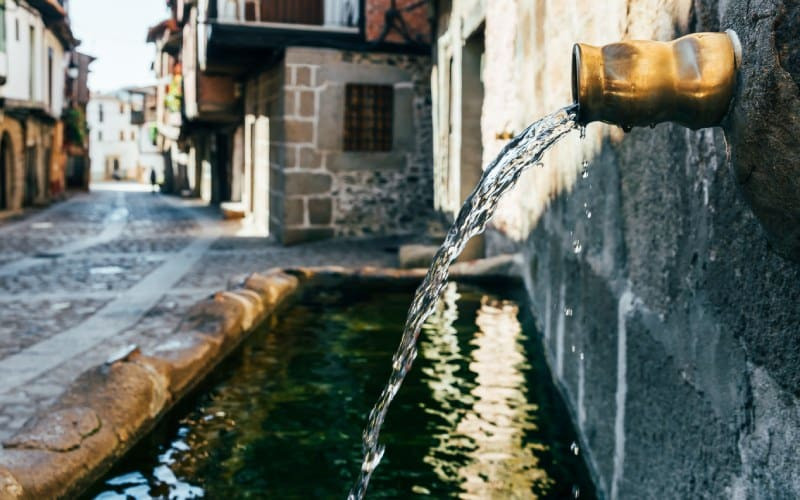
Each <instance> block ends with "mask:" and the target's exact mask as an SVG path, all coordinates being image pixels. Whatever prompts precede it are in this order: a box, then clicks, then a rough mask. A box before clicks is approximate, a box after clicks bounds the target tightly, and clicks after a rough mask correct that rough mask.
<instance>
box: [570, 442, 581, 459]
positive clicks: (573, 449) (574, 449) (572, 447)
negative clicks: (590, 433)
mask: <svg viewBox="0 0 800 500" xmlns="http://www.w3.org/2000/svg"><path fill="white" fill-rule="evenodd" d="M569 451H571V452H572V454H573V455H575V456H576V457H577V456H578V454H579V453H580V452H581V448H580V446H578V443H576V442H575V441H573V442H572V444H571V445H569Z"/></svg>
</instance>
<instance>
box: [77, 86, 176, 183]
mask: <svg viewBox="0 0 800 500" xmlns="http://www.w3.org/2000/svg"><path fill="white" fill-rule="evenodd" d="M148 96H150V89H132V90H123V91H119V92H115V93H110V94H93V95H92V98H91V100H90V101H89V104H88V106H87V109H86V118H87V121H88V124H89V144H90V147H89V150H90V156H91V165H92V180H93V181H101V180H121V179H130V180H138V181H143V182H147V181H149V178H150V171H151V170H155V171H156V176H157V178H158V179H159V181H160V180H161V179H162V178H163V170H164V166H163V158H162V156H161V154H160V153H159V150H158V149H157V148H156V147H155V146H154V145H153V141H152V138H151V128H152V126H153V121H152V118H151V120H147V119H146V118H147V117H149V115H150V114H151V113H148V112H147V109H146V107H147V103H148V102H149V101H150V100H149V99H147V97H148Z"/></svg>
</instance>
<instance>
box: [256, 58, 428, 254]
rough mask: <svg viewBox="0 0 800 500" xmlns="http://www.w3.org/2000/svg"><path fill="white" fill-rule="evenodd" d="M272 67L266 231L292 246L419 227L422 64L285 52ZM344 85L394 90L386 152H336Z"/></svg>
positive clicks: (424, 129) (424, 148)
mask: <svg viewBox="0 0 800 500" xmlns="http://www.w3.org/2000/svg"><path fill="white" fill-rule="evenodd" d="M280 67H281V69H280V70H272V71H273V77H272V78H271V79H270V80H269V81H270V82H273V83H272V85H265V88H266V87H268V86H270V87H272V90H271V91H270V92H269V93H268V95H272V96H277V97H275V99H276V100H275V102H274V106H273V107H272V108H270V109H271V110H272V112H270V116H269V137H270V145H269V150H270V153H269V155H270V163H271V177H270V206H271V210H270V221H271V224H270V227H271V232H272V233H273V234H276V235H277V236H278V237H279V238H280V239H281V241H282V242H284V243H286V244H291V243H296V242H300V241H307V240H312V239H320V238H329V237H333V236H367V235H387V234H404V233H411V232H414V231H415V230H418V229H419V228H420V227H424V225H425V222H427V220H428V217H429V216H430V210H429V209H428V207H430V206H431V199H432V192H433V189H432V186H431V170H432V168H431V164H430V150H431V121H430V97H429V94H430V87H429V83H428V81H429V72H430V58H428V57H419V56H417V57H413V56H405V55H388V54H361V53H353V52H343V51H338V50H331V49H304V48H289V49H287V51H286V55H285V58H284V60H283V62H282V64H281V66H280ZM278 71H279V73H278ZM278 74H280V75H282V80H280V81H278V80H277V79H276V78H275V76H277V75H278ZM347 83H362V84H388V85H392V86H393V88H394V105H393V144H392V149H391V151H388V152H352V151H344V148H343V131H344V106H345V102H344V93H345V85H346V84H347ZM276 86H277V87H278V88H277V91H276V89H275V87H276Z"/></svg>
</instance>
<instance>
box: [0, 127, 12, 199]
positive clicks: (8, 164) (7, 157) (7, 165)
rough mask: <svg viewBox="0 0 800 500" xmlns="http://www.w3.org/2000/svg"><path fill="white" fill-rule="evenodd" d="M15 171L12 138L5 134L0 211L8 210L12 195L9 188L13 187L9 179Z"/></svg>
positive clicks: (0, 157)
mask: <svg viewBox="0 0 800 500" xmlns="http://www.w3.org/2000/svg"><path fill="white" fill-rule="evenodd" d="M13 171H14V148H13V146H12V144H11V137H10V136H9V135H8V132H6V133H4V134H3V138H2V140H0V210H5V209H7V208H8V199H9V195H10V193H9V192H8V191H9V189H8V188H9V186H10V185H11V183H10V182H9V179H10V177H11V172H13Z"/></svg>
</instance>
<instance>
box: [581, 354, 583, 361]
mask: <svg viewBox="0 0 800 500" xmlns="http://www.w3.org/2000/svg"><path fill="white" fill-rule="evenodd" d="M581 361H583V353H581Z"/></svg>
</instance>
